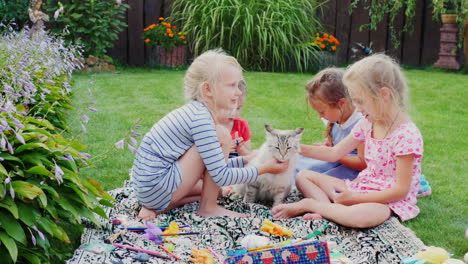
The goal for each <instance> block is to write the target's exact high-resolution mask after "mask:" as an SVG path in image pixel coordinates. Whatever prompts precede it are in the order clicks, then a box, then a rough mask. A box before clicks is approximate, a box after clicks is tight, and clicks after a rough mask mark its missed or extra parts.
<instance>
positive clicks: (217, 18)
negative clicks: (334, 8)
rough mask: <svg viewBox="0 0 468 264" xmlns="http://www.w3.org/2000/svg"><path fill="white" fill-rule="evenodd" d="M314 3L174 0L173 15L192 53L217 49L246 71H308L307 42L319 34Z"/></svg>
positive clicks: (310, 54)
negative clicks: (293, 68)
mask: <svg viewBox="0 0 468 264" xmlns="http://www.w3.org/2000/svg"><path fill="white" fill-rule="evenodd" d="M319 6H320V5H319V4H318V2H316V1H310V0H257V1H245V0H175V1H174V3H173V6H172V8H173V10H177V11H176V12H175V13H174V14H173V16H174V18H175V19H176V20H177V21H178V23H179V24H180V25H181V26H182V27H183V31H185V32H188V34H189V35H190V42H189V45H190V46H191V49H192V50H193V52H194V55H198V54H200V53H202V52H203V51H206V50H208V49H212V48H218V47H221V48H223V49H224V50H226V51H227V52H228V53H230V54H231V55H233V56H234V57H236V58H237V59H238V60H239V62H240V63H241V64H242V65H243V66H244V67H246V68H248V69H252V70H273V71H284V70H288V69H289V68H290V66H291V64H293V65H295V67H297V69H298V70H304V69H307V68H309V66H310V64H311V63H313V58H314V57H315V56H314V53H315V52H316V51H315V50H314V49H313V48H312V46H311V45H310V44H307V43H310V42H312V39H313V38H314V37H315V33H316V32H320V31H321V25H320V23H319V21H318V20H317V14H316V13H317V12H316V11H317V8H318V7H319Z"/></svg>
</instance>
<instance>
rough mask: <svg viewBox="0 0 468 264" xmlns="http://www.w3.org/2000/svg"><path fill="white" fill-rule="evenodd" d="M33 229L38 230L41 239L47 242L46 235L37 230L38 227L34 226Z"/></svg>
mask: <svg viewBox="0 0 468 264" xmlns="http://www.w3.org/2000/svg"><path fill="white" fill-rule="evenodd" d="M32 228H33V229H34V230H36V232H37V234H38V235H39V237H40V238H41V239H42V240H45V237H44V234H43V233H42V232H41V231H40V230H39V229H37V227H36V226H35V225H33V226H32Z"/></svg>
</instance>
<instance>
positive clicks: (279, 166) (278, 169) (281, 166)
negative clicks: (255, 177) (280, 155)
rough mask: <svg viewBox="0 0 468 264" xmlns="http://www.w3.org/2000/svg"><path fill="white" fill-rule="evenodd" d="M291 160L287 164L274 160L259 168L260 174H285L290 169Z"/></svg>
mask: <svg viewBox="0 0 468 264" xmlns="http://www.w3.org/2000/svg"><path fill="white" fill-rule="evenodd" d="M288 166H289V160H287V161H285V162H279V161H278V160H276V159H272V160H270V161H268V162H266V163H264V164H263V165H261V166H259V167H258V174H264V173H271V174H279V173H282V172H285V171H286V170H287V169H288Z"/></svg>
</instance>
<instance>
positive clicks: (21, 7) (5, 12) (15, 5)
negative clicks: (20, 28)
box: [0, 0, 29, 31]
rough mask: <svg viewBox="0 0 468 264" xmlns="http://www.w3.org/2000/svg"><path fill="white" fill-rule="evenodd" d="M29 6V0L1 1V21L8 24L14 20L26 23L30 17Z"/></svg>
mask: <svg viewBox="0 0 468 264" xmlns="http://www.w3.org/2000/svg"><path fill="white" fill-rule="evenodd" d="M28 6H29V0H8V1H5V0H2V1H0V19H1V20H0V23H3V24H8V23H10V22H14V23H18V24H20V25H22V24H24V23H25V22H26V21H28V19H29V17H28ZM0 30H2V29H0ZM2 31H3V30H2Z"/></svg>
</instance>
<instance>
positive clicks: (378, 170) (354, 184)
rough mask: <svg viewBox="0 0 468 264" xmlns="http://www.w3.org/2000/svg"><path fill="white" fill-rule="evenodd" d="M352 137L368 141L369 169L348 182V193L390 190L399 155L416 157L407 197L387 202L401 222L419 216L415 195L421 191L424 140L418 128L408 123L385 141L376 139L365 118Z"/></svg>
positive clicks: (394, 180) (393, 181)
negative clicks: (420, 179) (420, 180)
mask: <svg viewBox="0 0 468 264" xmlns="http://www.w3.org/2000/svg"><path fill="white" fill-rule="evenodd" d="M351 134H352V135H353V137H354V138H355V139H357V140H359V141H361V142H365V152H364V157H365V160H366V163H367V168H366V169H364V170H363V171H361V173H359V175H358V176H357V178H356V179H354V180H353V181H347V186H348V188H349V190H351V191H353V192H360V193H367V192H372V191H381V190H384V189H388V188H391V187H392V186H393V185H394V184H395V182H396V158H397V156H402V155H408V154H414V163H413V178H412V181H411V188H410V190H409V192H408V195H406V197H405V198H404V199H402V200H400V201H397V202H391V203H388V206H389V207H390V209H391V210H392V211H393V212H394V213H395V214H397V215H398V216H399V217H400V219H401V220H402V221H406V220H408V219H411V218H414V217H416V216H417V215H418V214H419V208H418V207H417V206H416V202H417V200H416V194H417V193H418V190H419V176H420V175H421V160H422V155H423V140H422V136H421V133H420V132H419V129H418V128H417V127H416V125H415V124H414V123H412V122H407V123H404V124H401V125H400V126H399V127H398V128H397V129H396V130H394V131H393V132H392V133H391V134H390V135H388V136H387V137H386V138H385V139H374V138H372V123H370V122H369V121H368V120H367V119H362V120H361V121H360V122H359V123H358V124H356V126H355V127H354V128H353V130H352V132H351Z"/></svg>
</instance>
